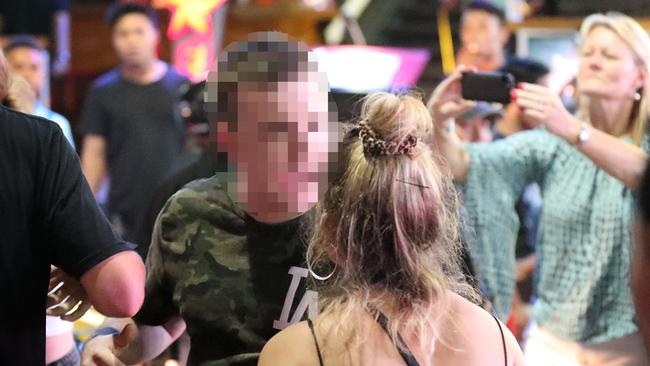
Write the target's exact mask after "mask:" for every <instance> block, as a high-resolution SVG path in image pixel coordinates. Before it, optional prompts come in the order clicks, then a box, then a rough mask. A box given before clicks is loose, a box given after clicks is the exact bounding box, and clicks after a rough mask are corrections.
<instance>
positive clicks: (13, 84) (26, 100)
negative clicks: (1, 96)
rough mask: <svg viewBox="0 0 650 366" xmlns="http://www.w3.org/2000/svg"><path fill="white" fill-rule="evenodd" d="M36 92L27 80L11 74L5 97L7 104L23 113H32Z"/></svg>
mask: <svg viewBox="0 0 650 366" xmlns="http://www.w3.org/2000/svg"><path fill="white" fill-rule="evenodd" d="M35 101H36V93H34V91H33V90H32V87H31V85H29V83H28V82H27V80H25V79H23V78H22V77H20V76H18V75H10V76H9V89H8V91H7V96H6V97H5V103H6V106H7V107H9V108H11V109H14V110H17V111H19V112H22V113H32V112H33V110H34V102H35Z"/></svg>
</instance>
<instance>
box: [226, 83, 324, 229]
mask: <svg viewBox="0 0 650 366" xmlns="http://www.w3.org/2000/svg"><path fill="white" fill-rule="evenodd" d="M317 76H318V74H315V75H313V76H312V80H308V78H305V80H301V81H290V82H277V83H257V82H242V83H239V85H238V91H237V119H238V120H237V132H236V134H234V139H233V142H234V144H233V145H232V146H231V147H230V148H229V150H230V151H229V155H230V156H232V158H234V160H235V165H236V167H237V176H238V182H237V192H238V195H237V201H238V202H239V204H240V205H241V207H242V208H243V209H244V210H246V211H247V212H248V213H249V214H250V215H251V216H253V217H254V218H256V219H257V220H259V221H262V222H279V221H285V220H287V219H289V218H291V217H294V216H297V215H299V214H301V213H304V212H306V211H307V210H309V209H310V208H311V207H312V206H313V205H314V204H316V203H317V202H318V200H319V197H320V196H321V194H322V193H323V192H324V190H325V189H326V188H327V172H328V170H329V168H328V164H329V163H330V162H331V160H332V159H331V157H330V154H331V153H334V152H335V149H332V145H335V144H336V137H337V136H336V133H335V130H336V127H335V123H336V122H335V121H334V119H332V118H330V115H329V107H328V97H327V84H326V83H323V82H322V81H319V80H314V77H317Z"/></svg>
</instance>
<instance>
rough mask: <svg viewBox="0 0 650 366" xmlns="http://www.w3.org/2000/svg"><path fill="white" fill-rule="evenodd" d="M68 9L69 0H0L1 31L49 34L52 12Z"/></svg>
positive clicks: (50, 31)
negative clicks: (2, 23)
mask: <svg viewBox="0 0 650 366" xmlns="http://www.w3.org/2000/svg"><path fill="white" fill-rule="evenodd" d="M69 10H70V0H0V15H2V20H3V22H4V25H3V29H2V33H3V34H34V35H51V34H52V33H53V32H52V29H53V28H52V27H53V18H52V17H53V15H54V13H56V12H57V11H69Z"/></svg>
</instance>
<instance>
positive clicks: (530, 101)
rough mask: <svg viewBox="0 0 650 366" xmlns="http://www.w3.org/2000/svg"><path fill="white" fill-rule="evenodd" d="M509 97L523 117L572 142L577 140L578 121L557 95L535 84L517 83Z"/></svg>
mask: <svg viewBox="0 0 650 366" xmlns="http://www.w3.org/2000/svg"><path fill="white" fill-rule="evenodd" d="M511 97H512V98H513V100H514V101H515V102H516V103H517V106H519V108H521V109H522V111H523V113H524V117H525V118H529V119H530V120H532V121H533V122H536V123H541V124H543V125H545V126H546V129H548V131H549V132H551V133H553V134H554V135H557V136H558V137H561V138H563V139H565V140H567V141H568V142H569V143H571V144H574V143H575V142H576V141H577V140H578V133H579V132H580V122H579V121H578V120H577V119H576V118H575V117H574V116H573V115H571V113H569V111H567V110H566V108H564V104H562V99H560V96H559V95H556V94H553V93H552V92H551V91H550V90H549V89H548V88H547V87H545V86H542V85H537V84H529V83H519V84H518V85H517V88H516V89H513V90H512V92H511Z"/></svg>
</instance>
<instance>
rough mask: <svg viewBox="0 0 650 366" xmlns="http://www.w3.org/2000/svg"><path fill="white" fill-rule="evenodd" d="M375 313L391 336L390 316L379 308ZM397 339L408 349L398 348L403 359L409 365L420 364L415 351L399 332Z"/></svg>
mask: <svg viewBox="0 0 650 366" xmlns="http://www.w3.org/2000/svg"><path fill="white" fill-rule="evenodd" d="M373 312H374V315H375V316H376V317H377V323H379V325H381V327H382V328H383V329H384V331H385V332H386V333H387V334H388V336H389V337H390V332H388V318H386V315H384V314H382V312H381V311H379V310H373ZM397 340H398V342H399V343H401V344H403V345H404V347H406V351H403V350H402V349H400V348H398V349H397V351H398V352H399V355H400V356H402V359H403V360H404V362H406V365H407V366H420V364H419V363H418V361H417V360H416V359H415V357H414V356H413V353H411V351H410V350H409V349H408V346H407V345H406V342H404V339H402V336H401V335H400V334H399V333H397Z"/></svg>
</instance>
